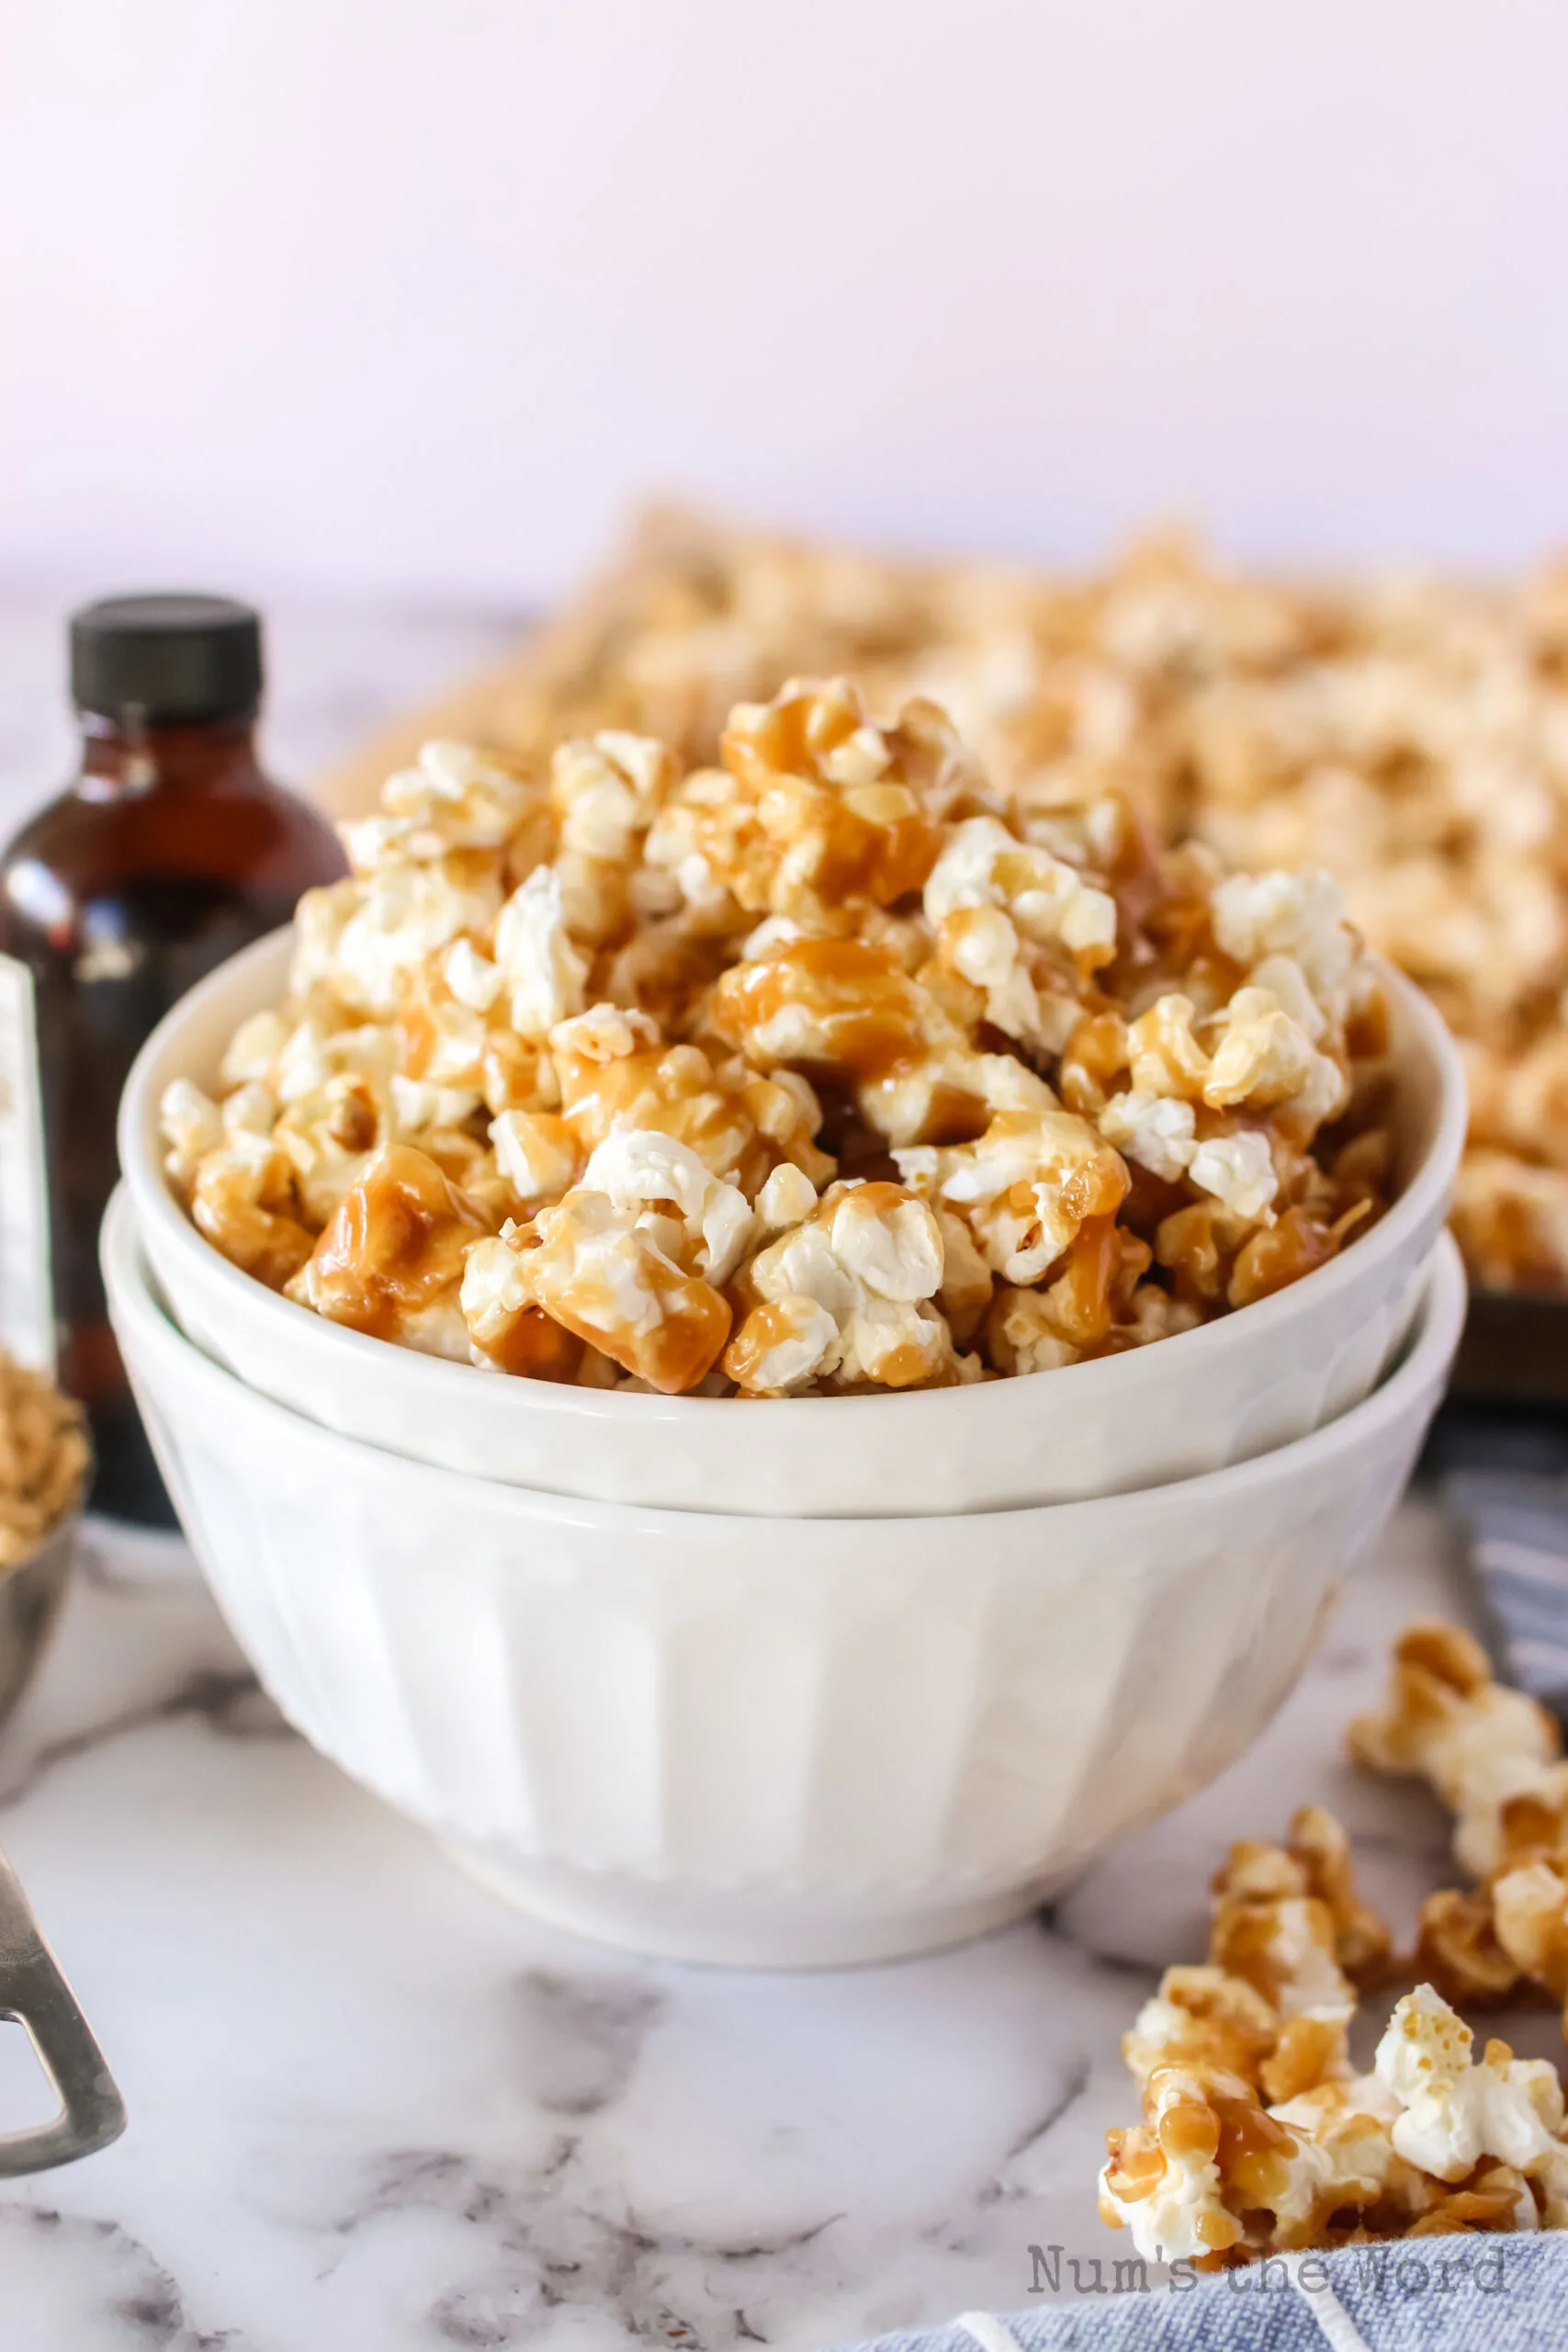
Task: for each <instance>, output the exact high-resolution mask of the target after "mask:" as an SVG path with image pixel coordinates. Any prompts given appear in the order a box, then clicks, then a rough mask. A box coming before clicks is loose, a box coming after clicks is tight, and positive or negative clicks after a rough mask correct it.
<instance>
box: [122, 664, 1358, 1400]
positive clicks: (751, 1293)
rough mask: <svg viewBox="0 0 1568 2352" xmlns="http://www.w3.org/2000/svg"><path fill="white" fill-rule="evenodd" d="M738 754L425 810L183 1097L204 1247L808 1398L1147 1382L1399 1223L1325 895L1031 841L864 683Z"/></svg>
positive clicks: (416, 1333) (1040, 826)
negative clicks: (1375, 1221)
mask: <svg viewBox="0 0 1568 2352" xmlns="http://www.w3.org/2000/svg"><path fill="white" fill-rule="evenodd" d="M717 750H718V763H717V764H716V766H697V767H690V768H687V767H683V765H682V761H681V759H680V758H679V757H678V756H677V755H676V754H675V753H674V752H672V751H671V750H670V749H669V748H667V747H666V746H665V745H663V744H661V743H660V742H658V741H652V740H650V739H649V738H647V737H644V736H640V735H635V734H632V733H630V732H628V731H626V730H624V729H601V730H600V731H599V732H597V733H595V734H593V735H592V736H589V737H585V738H574V739H572V740H569V741H565V742H563V743H560V744H559V745H558V746H557V748H556V749H555V751H554V753H553V756H552V757H551V759H550V761H549V763H548V767H547V772H546V771H545V770H543V769H536V768H534V767H533V766H532V765H531V764H530V763H527V762H524V761H508V760H506V759H503V758H502V757H499V756H498V755H496V754H494V753H492V752H485V751H482V750H480V749H478V748H476V747H474V746H470V745H464V744H459V743H450V742H434V743H430V744H427V745H426V746H425V747H424V749H423V752H422V753H421V755H420V759H419V762H418V764H417V765H416V766H414V767H412V768H410V769H407V770H403V771H400V773H399V774H397V775H394V776H393V777H392V778H391V779H390V780H389V783H388V784H387V786H385V789H384V791H383V794H382V807H381V813H380V814H379V815H378V816H376V817H373V818H368V819H365V820H360V821H358V822H356V823H355V824H352V825H349V826H346V827H344V840H345V843H346V845H347V848H348V852H349V857H350V863H351V865H352V868H353V873H352V876H351V878H350V879H348V880H347V881H344V882H342V883H339V884H335V885H333V887H332V888H328V889H325V890H318V891H313V892H310V893H309V894H308V895H307V897H306V898H305V899H304V900H303V901H302V902H301V905H300V908H299V919H298V922H297V945H296V952H295V956H294V960H293V965H292V967H291V972H290V978H289V985H288V998H287V1001H286V1002H285V1004H284V1005H283V1006H282V1007H281V1008H279V1009H278V1010H277V1011H276V1012H263V1013H261V1014H258V1015H256V1016H254V1018H253V1019H252V1020H250V1021H248V1022H246V1023H243V1025H242V1028H241V1030H240V1031H239V1033H238V1034H237V1035H236V1036H235V1038H234V1040H233V1041H232V1043H231V1047H230V1049H229V1052H228V1054H227V1056H226V1057H225V1060H224V1063H223V1068H222V1076H221V1085H220V1091H219V1094H218V1096H217V1098H216V1099H209V1097H208V1096H207V1095H206V1094H205V1093H203V1092H202V1091H200V1090H199V1089H197V1088H196V1087H195V1086H193V1085H191V1084H189V1083H188V1082H186V1081H181V1082H179V1083H178V1084H176V1085H175V1086H173V1087H171V1088H170V1089H169V1090H168V1092H167V1094H166V1096H165V1099H164V1105H163V1124H164V1137H165V1142H166V1146H167V1167H168V1171H169V1175H170V1178H171V1181H172V1182H174V1183H175V1186H176V1188H177V1189H178V1190H179V1191H180V1193H182V1195H183V1196H184V1198H185V1199H186V1201H187V1203H188V1204H189V1207H190V1213H191V1216H192V1217H193V1219H194V1221H195V1223H196V1224H197V1227H198V1228H199V1229H200V1230H201V1231H202V1232H203V1233H204V1234H205V1235H206V1236H207V1237H208V1238H209V1240H211V1241H212V1242H213V1243H214V1244H215V1245H216V1246H217V1247H218V1248H219V1249H220V1250H223V1252H224V1253H225V1255H227V1256H228V1257H230V1258H231V1260H232V1261H233V1262H234V1263H235V1264H237V1265H239V1266H241V1267H243V1268H244V1269H245V1270H246V1271H247V1272H251V1273H253V1274H254V1275H255V1276H256V1277H257V1278H258V1279H259V1280H261V1281H263V1282H265V1283H268V1284H269V1285H271V1286H272V1287H273V1288H275V1289H278V1290H281V1291H283V1292H284V1293H285V1294H286V1295H288V1297H289V1298H290V1299H292V1300H294V1301H296V1302H297V1303H298V1304H299V1305H300V1306H306V1307H309V1308H310V1309H311V1310H312V1311H313V1312H315V1313H317V1314H320V1315H322V1316H324V1317H327V1318H329V1319H330V1320H333V1321H336V1322H339V1323H341V1324H344V1325H345V1326H346V1327H348V1328H349V1329H354V1330H357V1331H360V1332H362V1333H367V1334H369V1335H371V1336H373V1337H376V1338H379V1339H383V1340H391V1341H394V1342H396V1343H398V1344H400V1345H403V1346H407V1347H412V1348H416V1349H421V1350H423V1351H427V1352H431V1353H434V1354H438V1355H444V1356H447V1357H450V1358H453V1359H455V1360H457V1361H463V1362H470V1363H478V1364H480V1365H483V1366H487V1367H489V1368H491V1369H492V1370H496V1371H500V1372H502V1373H505V1374H511V1375H513V1376H524V1377H536V1378H545V1379H552V1380H577V1381H582V1382H586V1383H590V1384H592V1385H630V1386H647V1387H651V1388H655V1389H658V1390H660V1391H661V1392H663V1393H668V1394H680V1393H686V1392H689V1391H693V1390H701V1391H702V1392H703V1393H704V1394H716V1395H737V1394H739V1395H742V1396H750V1397H777V1396H798V1395H806V1394H813V1395H819V1394H829V1395H832V1394H837V1395H842V1394H852V1393H857V1392H861V1391H864V1390H868V1389H882V1390H893V1389H900V1388H919V1387H931V1386H938V1385H952V1384H954V1383H958V1382H967V1381H976V1380H987V1379H994V1378H998V1377H1001V1376H1007V1375H1016V1374H1027V1373H1032V1372H1036V1371H1043V1370H1048V1369H1051V1368H1053V1367H1055V1366H1059V1365H1062V1364H1066V1363H1074V1362H1077V1361H1078V1360H1080V1359H1082V1358H1084V1357H1086V1356H1094V1355H1099V1354H1103V1353H1108V1352H1115V1351H1118V1350H1121V1349H1124V1348H1128V1347H1134V1346H1143V1345H1145V1344H1147V1343H1149V1342H1150V1341H1152V1340H1158V1339H1161V1338H1164V1337H1167V1336H1169V1335H1170V1334H1172V1333H1174V1332H1178V1331H1180V1330H1183V1329H1190V1328H1191V1326H1192V1325H1193V1324H1194V1323H1196V1322H1199V1321H1201V1320H1203V1319H1206V1318H1207V1317H1211V1316H1213V1315H1217V1314H1223V1313H1226V1312H1229V1311H1230V1310H1231V1309H1233V1308H1235V1307H1237V1306H1245V1305H1247V1303H1249V1302H1250V1301H1251V1300H1252V1299H1255V1298H1258V1297H1261V1296H1263V1295H1266V1294H1267V1293H1268V1292H1269V1291H1270V1290H1273V1289H1277V1288H1279V1287H1280V1285H1281V1284H1283V1283H1289V1282H1292V1281H1295V1280H1298V1279H1300V1277H1301V1276H1302V1275H1303V1274H1304V1273H1306V1272H1310V1271H1311V1270H1312V1269H1313V1267H1314V1266H1316V1265H1319V1264H1322V1263H1323V1262H1325V1261H1326V1260H1327V1259H1328V1258H1330V1257H1332V1256H1333V1255H1334V1254H1335V1253H1336V1251H1337V1250H1339V1249H1340V1248H1341V1247H1343V1246H1344V1244H1345V1243H1346V1242H1347V1241H1348V1239H1350V1238H1353V1236H1354V1234H1355V1233H1356V1232H1357V1231H1359V1229H1361V1227H1363V1226H1364V1224H1365V1223H1366V1222H1367V1221H1368V1220H1369V1219H1370V1218H1371V1217H1373V1216H1376V1215H1377V1214H1378V1213H1379V1212H1380V1211H1381V1209H1382V1204H1383V1198H1384V1194H1383V1189H1382V1186H1383V1178H1384V1171H1385V1170H1386V1167H1387V1164H1388V1158H1389V1153H1388V1148H1387V1138H1386V1136H1385V1134H1384V1133H1383V1131H1382V1128H1381V1127H1380V1126H1379V1125H1377V1123H1376V1122H1375V1121H1371V1122H1369V1121H1367V1120H1364V1119H1361V1118H1360V1117H1359V1115H1357V1116H1352V1115H1349V1114H1350V1113H1351V1107H1352V1104H1353V1102H1354V1100H1355V1098H1356V1095H1357V1090H1358V1087H1359V1085H1360V1082H1361V1080H1362V1079H1363V1078H1365V1079H1366V1080H1368V1084H1367V1085H1366V1086H1365V1087H1364V1088H1362V1091H1363V1092H1364V1093H1366V1094H1368V1095H1369V1096H1370V1095H1371V1094H1372V1093H1373V1092H1374V1091H1375V1089H1374V1088H1373V1087H1372V1085H1371V1080H1372V1078H1373V1077H1375V1069H1374V1067H1373V1065H1374V1064H1375V1061H1376V1056H1377V1053H1378V1052H1379V1051H1381V1046H1382V1036H1381V1029H1380V1024H1379V1022H1378V1019H1377V998H1376V989H1375V987H1374V985H1373V982H1372V979H1371V974H1370V970H1369V967H1368V966H1367V964H1366V962H1365V960H1364V959H1363V957H1362V956H1361V954H1360V951H1359V942H1358V940H1357V938H1356V936H1355V934H1354V933H1352V932H1351V931H1350V929H1349V928H1348V925H1347V923H1346V922H1345V921H1344V918H1343V909H1342V903H1341V901H1340V899H1339V896H1338V893H1337V890H1336V888H1335V886H1334V885H1333V884H1331V883H1330V882H1328V880H1327V879H1326V877H1325V876H1322V875H1313V874H1309V875H1305V876H1291V875H1288V874H1284V873H1276V874H1272V875H1265V876H1258V877H1257V878H1249V877H1247V876H1229V877H1225V876H1223V874H1222V873H1221V871H1220V869H1219V867H1218V866H1217V865H1216V863H1215V862H1214V860H1213V858H1212V857H1210V856H1209V855H1208V854H1206V853H1203V852H1201V851H1199V850H1196V849H1189V850H1179V851H1161V850H1160V849H1159V848H1158V847H1157V845H1156V842H1155V841H1154V839H1153V836H1152V835H1151V833H1150V832H1149V830H1148V828H1147V826H1146V825H1145V823H1144V822H1143V821H1142V820H1140V819H1139V818H1138V817H1137V816H1136V815H1135V813H1134V810H1133V808H1132V806H1131V804H1130V802H1129V801H1128V800H1127V799H1126V797H1124V796H1123V795H1122V794H1121V793H1120V792H1116V791H1112V792H1110V793H1105V794H1092V793H1091V794H1087V795H1084V796H1081V797H1077V798H1074V797H1064V798H1061V799H1058V800H1056V801H1054V802H1053V804H1052V806H1051V807H1050V808H1049V809H1039V808H1035V807H1032V805H1029V804H1027V803H1023V802H1020V801H1017V800H1014V801H1009V800H1007V799H1006V798H1005V797H1003V796H1002V795H1000V794H998V792H996V791H995V790H993V788H992V787H991V786H989V785H988V784H987V781H986V779H985V777H984V776H983V775H981V773H980V771H979V769H978V767H977V766H976V762H975V760H974V758H973V757H972V755H971V754H970V753H969V752H968V751H967V750H966V749H965V747H964V744H963V743H962V742H961V741H960V739H959V737H958V735H957V733H956V731H955V729H954V728H953V724H952V722H951V721H950V719H949V718H947V716H946V715H945V713H944V712H943V711H942V710H941V709H940V708H939V707H937V706H936V705H935V704H934V703H932V702H931V701H930V700H926V699H916V700H914V701H910V702H907V703H906V704H905V705H904V707H903V708H902V709H901V711H900V712H899V713H898V716H897V718H895V719H894V720H893V721H892V722H891V723H889V724H886V725H876V724H874V723H873V722H872V720H871V719H870V718H868V716H867V713H866V707H865V705H864V703H863V700H862V698H861V696H860V695H859V693H858V691H857V690H856V688H855V687H854V686H853V685H852V684H850V683H849V682H848V681H846V680H844V679H841V678H839V679H829V680H827V681H825V682H824V681H811V680H795V681H792V682H791V683H790V684H787V685H785V686H784V688H783V689H782V691H781V692H780V693H779V694H777V695H775V696H774V698H773V701H772V702H769V703H739V704H737V706H736V707H734V708H733V709H732V710H731V711H730V713H729V717H728V724H727V725H726V726H725V727H724V729H722V730H721V731H720V734H719V737H718V741H717ZM1363 1043H1365V1045H1366V1046H1367V1048H1368V1051H1367V1053H1366V1054H1363V1052H1362V1050H1361V1047H1362V1044H1363ZM547 1327H548V1328H547Z"/></svg>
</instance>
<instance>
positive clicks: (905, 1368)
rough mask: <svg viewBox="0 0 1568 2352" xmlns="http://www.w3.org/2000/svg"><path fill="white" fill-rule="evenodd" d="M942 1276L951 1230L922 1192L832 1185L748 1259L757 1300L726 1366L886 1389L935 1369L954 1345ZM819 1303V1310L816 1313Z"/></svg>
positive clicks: (760, 1386)
mask: <svg viewBox="0 0 1568 2352" xmlns="http://www.w3.org/2000/svg"><path fill="white" fill-rule="evenodd" d="M742 1283H743V1289H744V1293H745V1295H746V1296H747V1297H748V1298H749V1299H754V1300H755V1302H756V1304H755V1305H754V1306H751V1307H750V1312H749V1313H748V1314H747V1316H746V1317H745V1320H744V1321H743V1322H742V1324H741V1325H740V1328H739V1330H738V1331H737V1333H736V1335H735V1338H734V1340H732V1341H731V1342H730V1345H729V1347H728V1350H727V1351H726V1354H725V1360H724V1364H725V1370H726V1372H727V1373H728V1374H729V1376H730V1378H731V1379H732V1380H734V1381H735V1382H736V1383H737V1385H739V1387H741V1388H742V1389H749V1390H751V1391H753V1392H754V1393H761V1392H762V1391H764V1390H771V1389H773V1388H774V1387H776V1386H777V1385H780V1384H781V1383H783V1385H788V1386H799V1385H803V1384H804V1383H805V1382H806V1381H807V1380H812V1379H829V1378H832V1379H834V1380H837V1381H838V1382H840V1384H843V1385H848V1384H850V1383H855V1382H862V1381H864V1382H869V1383H871V1384H873V1385H876V1386H879V1387H886V1388H908V1387H912V1386H914V1385H917V1384H918V1383H920V1382H924V1381H928V1380H931V1379H932V1378H934V1377H936V1376H937V1375H938V1374H942V1373H943V1372H945V1371H947V1370H948V1369H949V1368H950V1364H951V1359H952V1355H953V1345H952V1338H951V1334H950V1333H949V1331H948V1329H947V1326H946V1324H945V1323H944V1322H943V1320H942V1316H941V1314H940V1313H939V1312H938V1310H937V1309H936V1307H935V1306H932V1305H931V1300H932V1299H933V1298H934V1296H935V1295H936V1293H937V1291H938V1289H939V1288H940V1287H941V1283H942V1236H941V1233H940V1231H939V1229H938V1227H937V1223H936V1220H935V1218H934V1217H933V1216H932V1215H931V1211H930V1209H929V1208H928V1207H927V1206H926V1205H925V1204H924V1202H922V1201H919V1200H917V1199H916V1197H915V1196H914V1194H913V1193H908V1192H906V1191H904V1190H903V1188H902V1187H901V1186H899V1185H897V1184H885V1183H871V1184H854V1185H850V1184H835V1185H832V1186H831V1187H830V1188H829V1191H828V1192H827V1193H825V1194H824V1195H823V1197H822V1199H821V1200H820V1201H819V1202H818V1204H817V1206H816V1208H815V1209H814V1210H813V1212H812V1213H811V1215H810V1216H808V1217H807V1219H806V1220H805V1221H804V1222H803V1223H801V1224H799V1225H795V1226H793V1227H790V1228H789V1229H788V1230H787V1231H786V1232H784V1234H782V1235H781V1236H780V1238H778V1239H777V1240H776V1241H771V1242H769V1243H768V1244H767V1246H766V1247H765V1248H764V1249H762V1250H759V1252H758V1253H757V1255H756V1256H755V1257H754V1258H753V1259H752V1260H751V1261H750V1264H749V1265H748V1266H747V1267H746V1268H745V1270H744V1272H743V1275H742ZM810 1306H816V1307H817V1308H818V1309H820V1310H821V1312H820V1313H818V1314H815V1315H814V1314H810V1313H808V1312H807V1308H808V1307H810ZM824 1315H825V1316H826V1317H828V1318H829V1322H830V1324H831V1329H830V1330H829V1323H827V1322H824V1321H823V1319H822V1317H823V1316H824Z"/></svg>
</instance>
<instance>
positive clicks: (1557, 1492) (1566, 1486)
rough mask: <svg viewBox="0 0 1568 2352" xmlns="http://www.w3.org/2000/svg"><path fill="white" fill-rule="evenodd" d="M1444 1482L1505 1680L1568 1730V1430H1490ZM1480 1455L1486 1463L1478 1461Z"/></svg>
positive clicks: (1526, 1426)
mask: <svg viewBox="0 0 1568 2352" xmlns="http://www.w3.org/2000/svg"><path fill="white" fill-rule="evenodd" d="M1464 1451H1465V1452H1466V1453H1469V1454H1470V1455H1471V1460H1470V1462H1469V1464H1466V1466H1463V1467H1458V1468H1455V1469H1453V1470H1451V1471H1450V1473H1449V1475H1448V1476H1447V1477H1445V1478H1444V1480H1443V1482H1442V1492H1443V1497H1444V1499H1445V1501H1446V1502H1447V1503H1448V1505H1449V1507H1450V1510H1452V1511H1453V1513H1454V1514H1455V1516H1456V1518H1457V1519H1458V1521H1459V1523H1460V1526H1461V1530H1462V1532H1463V1534H1464V1538H1465V1549H1466V1555H1467V1557H1468V1559H1469V1563H1470V1566H1471V1570H1472V1575H1473V1577H1474V1579H1475V1585H1476V1589H1477V1593H1478V1596H1479V1599H1480V1601H1481V1604H1482V1609H1483V1613H1484V1615H1485V1618H1486V1620H1487V1623H1486V1626H1485V1628H1484V1631H1485V1632H1486V1633H1487V1634H1489V1635H1490V1637H1491V1639H1490V1647H1491V1650H1492V1655H1493V1662H1494V1664H1495V1667H1496V1669H1497V1672H1498V1674H1499V1676H1500V1677H1501V1678H1502V1679H1503V1680H1505V1681H1506V1682H1511V1683H1513V1684H1514V1685H1515V1686H1516V1688H1517V1689H1518V1690H1520V1691H1529V1693H1530V1695H1531V1697H1532V1698H1536V1699H1539V1700H1540V1701H1541V1702H1542V1703H1543V1705H1545V1706H1548V1707H1550V1708H1551V1711H1552V1713H1554V1714H1556V1715H1557V1716H1559V1717H1560V1718H1561V1719H1562V1721H1563V1723H1564V1724H1568V1431H1565V1430H1562V1429H1561V1428H1557V1427H1553V1426H1552V1425H1551V1424H1547V1423H1532V1422H1524V1423H1520V1424H1516V1425H1515V1426H1513V1427H1512V1428H1511V1429H1508V1430H1506V1431H1505V1430H1496V1429H1494V1430H1486V1431H1483V1433H1482V1434H1481V1436H1480V1437H1479V1439H1475V1438H1472V1440H1471V1442H1470V1443H1469V1444H1468V1445H1466V1446H1465V1447H1464ZM1477 1453H1479V1454H1480V1456H1481V1457H1482V1458H1481V1459H1480V1460H1477V1459H1476V1458H1475V1457H1476V1455H1477Z"/></svg>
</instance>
